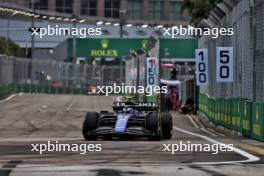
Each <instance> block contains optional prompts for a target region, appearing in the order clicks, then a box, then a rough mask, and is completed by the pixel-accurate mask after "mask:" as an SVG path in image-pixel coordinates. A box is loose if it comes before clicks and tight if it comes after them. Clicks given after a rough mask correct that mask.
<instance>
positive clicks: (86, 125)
mask: <svg viewBox="0 0 264 176" xmlns="http://www.w3.org/2000/svg"><path fill="white" fill-rule="evenodd" d="M98 119H99V114H98V113H97V112H87V113H86V116H85V120H84V122H83V128H82V134H83V137H84V139H85V140H88V141H91V140H96V139H97V138H98V136H97V135H91V134H90V133H91V132H92V131H93V130H95V129H96V128H97V123H98Z"/></svg>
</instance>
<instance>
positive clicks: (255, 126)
mask: <svg viewBox="0 0 264 176" xmlns="http://www.w3.org/2000/svg"><path fill="white" fill-rule="evenodd" d="M263 130H264V104H263V103H252V137H253V138H255V139H258V140H264V131H263Z"/></svg>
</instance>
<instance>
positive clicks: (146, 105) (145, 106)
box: [113, 102, 159, 111]
mask: <svg viewBox="0 0 264 176" xmlns="http://www.w3.org/2000/svg"><path fill="white" fill-rule="evenodd" d="M128 106H130V107H134V108H136V109H138V110H140V111H155V110H157V109H158V107H159V106H158V104H157V103H155V102H135V103H134V102H114V103H113V109H114V111H118V110H122V109H123V108H124V107H128Z"/></svg>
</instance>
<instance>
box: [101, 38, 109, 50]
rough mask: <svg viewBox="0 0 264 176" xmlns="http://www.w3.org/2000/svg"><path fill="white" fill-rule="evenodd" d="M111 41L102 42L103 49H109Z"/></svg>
mask: <svg viewBox="0 0 264 176" xmlns="http://www.w3.org/2000/svg"><path fill="white" fill-rule="evenodd" d="M108 44H109V41H108V40H102V41H101V46H102V48H103V49H106V48H108Z"/></svg>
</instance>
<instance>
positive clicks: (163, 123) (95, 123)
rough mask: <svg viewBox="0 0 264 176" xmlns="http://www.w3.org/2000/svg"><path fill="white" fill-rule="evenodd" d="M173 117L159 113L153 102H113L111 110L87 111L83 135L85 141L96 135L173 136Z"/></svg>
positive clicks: (157, 138) (153, 138)
mask: <svg viewBox="0 0 264 176" xmlns="http://www.w3.org/2000/svg"><path fill="white" fill-rule="evenodd" d="M172 129H173V124H172V117H171V114H170V113H169V112H159V111H158V106H157V104H156V103H149V102H147V103H142V102H139V103H133V104H131V103H125V102H114V106H113V112H108V111H101V112H99V113H97V112H87V114H86V117H85V120H84V122H83V128H82V134H83V137H84V139H86V140H97V139H98V138H99V137H107V138H112V137H120V138H124V137H137V138H138V137H144V138H148V139H149V140H161V139H170V138H171V137H172V133H173V132H172Z"/></svg>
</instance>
